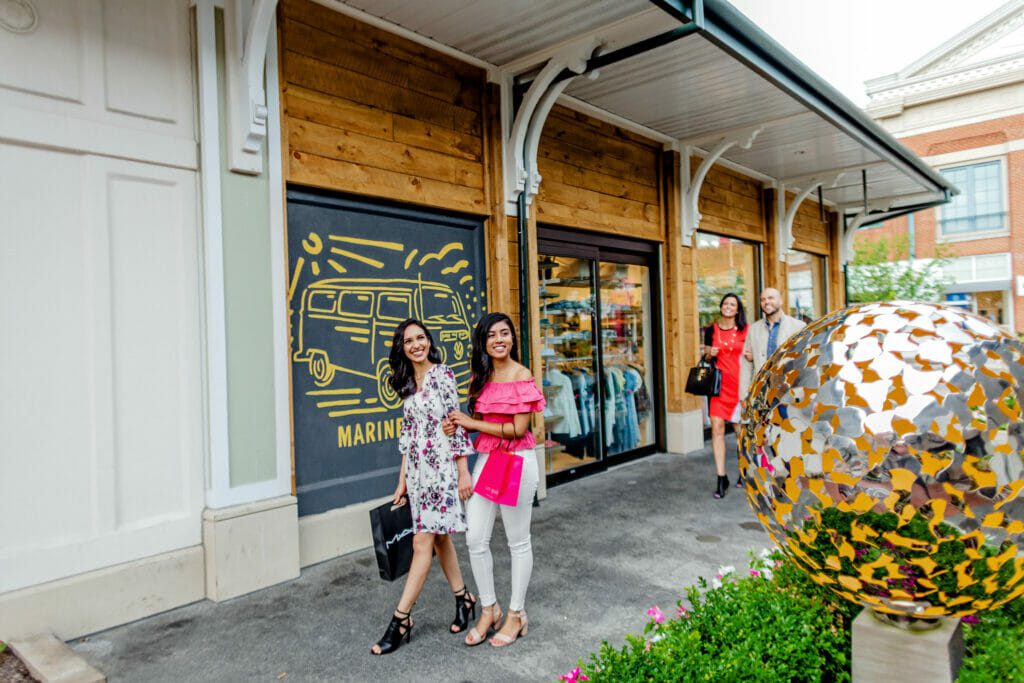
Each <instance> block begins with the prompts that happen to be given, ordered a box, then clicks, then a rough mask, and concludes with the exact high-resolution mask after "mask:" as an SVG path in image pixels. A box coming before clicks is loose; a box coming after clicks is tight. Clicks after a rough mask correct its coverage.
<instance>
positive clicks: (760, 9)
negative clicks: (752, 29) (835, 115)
mask: <svg viewBox="0 0 1024 683" xmlns="http://www.w3.org/2000/svg"><path fill="white" fill-rule="evenodd" d="M729 2H731V3H732V4H733V5H734V6H735V7H736V8H737V9H739V10H740V11H741V12H743V13H744V14H746V15H747V16H748V17H749V18H750V19H752V20H753V21H754V22H756V23H757V24H758V25H759V26H760V27H761V29H762V30H764V31H765V32H766V33H768V34H769V35H770V36H771V37H772V38H774V39H775V40H776V41H777V42H779V43H781V44H782V46H783V47H784V48H786V49H787V50H789V51H790V52H791V53H793V54H794V55H795V56H796V57H797V58H798V59H799V60H800V61H802V62H803V63H804V64H806V65H807V66H809V67H811V68H812V69H813V70H814V71H816V72H817V73H818V74H819V75H820V76H823V77H824V78H825V79H826V80H827V81H828V82H829V83H831V84H832V85H833V86H835V87H836V88H838V89H839V90H840V91H841V92H842V93H843V94H844V95H846V96H847V97H849V98H850V99H851V100H853V101H854V102H855V103H857V104H859V105H861V106H863V105H865V104H866V103H867V99H868V98H867V95H865V94H864V81H866V80H869V79H872V78H877V77H878V76H886V75H888V74H891V73H894V72H896V71H899V70H900V69H902V68H903V67H905V66H907V65H908V64H910V63H911V62H913V61H915V60H916V59H917V58H919V57H921V56H923V55H925V54H926V53H928V52H930V51H931V50H933V49H934V48H936V47H938V46H939V45H940V44H942V43H943V42H945V41H946V40H948V39H950V38H952V37H953V36H954V35H956V34H957V33H959V32H960V31H962V30H963V29H965V28H967V27H968V26H970V25H971V24H973V23H975V22H976V21H978V20H980V19H982V18H983V17H985V16H986V15H988V14H990V13H991V12H993V11H994V10H995V9H996V8H998V7H1000V6H1002V5H1003V4H1004V3H1005V2H1006V0H970V2H964V0H860V1H859V2H856V1H854V0H729Z"/></svg>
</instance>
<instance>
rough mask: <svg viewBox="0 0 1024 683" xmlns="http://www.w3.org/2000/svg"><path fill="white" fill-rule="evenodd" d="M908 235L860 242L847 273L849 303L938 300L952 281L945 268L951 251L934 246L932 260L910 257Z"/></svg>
mask: <svg viewBox="0 0 1024 683" xmlns="http://www.w3.org/2000/svg"><path fill="white" fill-rule="evenodd" d="M909 246H910V240H909V239H908V238H907V236H906V235H900V236H897V237H895V238H893V239H891V240H889V239H886V238H884V237H882V238H879V239H875V240H860V241H859V242H858V244H857V245H856V246H855V255H854V258H853V261H852V262H851V263H850V266H849V268H848V269H847V271H846V282H847V292H848V298H849V303H851V304H853V303H865V302H869V301H893V300H896V299H903V300H913V301H938V300H939V296H940V295H941V294H942V292H943V291H944V290H945V289H946V287H948V286H949V284H950V283H951V280H950V279H949V278H948V277H947V276H945V275H943V273H942V267H943V266H945V265H948V264H949V263H950V258H949V252H948V250H947V249H945V248H944V247H943V245H941V244H937V245H936V246H935V256H934V257H933V258H922V259H912V258H909V252H910V249H909Z"/></svg>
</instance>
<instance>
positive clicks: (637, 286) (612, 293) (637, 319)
mask: <svg viewBox="0 0 1024 683" xmlns="http://www.w3.org/2000/svg"><path fill="white" fill-rule="evenodd" d="M600 276H601V277H600V280H599V283H598V285H599V287H600V289H601V292H600V293H601V321H600V322H601V358H602V360H603V363H604V366H603V367H604V375H605V376H604V395H605V401H604V426H605V442H606V443H607V444H608V454H609V455H616V454H618V453H624V452H627V451H632V450H635V449H637V448H639V447H641V446H651V445H653V444H654V441H655V434H654V420H653V419H652V418H651V400H650V387H651V386H653V384H654V382H653V377H652V374H651V373H652V369H653V366H654V358H653V351H652V348H651V344H650V343H649V342H648V340H650V339H652V337H651V319H650V316H649V315H648V314H647V311H650V310H651V277H650V269H649V268H648V267H647V266H644V265H638V264H627V263H602V264H601V267H600Z"/></svg>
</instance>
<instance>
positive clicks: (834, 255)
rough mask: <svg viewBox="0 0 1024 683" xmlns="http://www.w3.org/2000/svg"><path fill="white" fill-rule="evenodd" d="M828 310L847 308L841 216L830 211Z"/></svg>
mask: <svg viewBox="0 0 1024 683" xmlns="http://www.w3.org/2000/svg"><path fill="white" fill-rule="evenodd" d="M828 239H829V243H828V246H829V249H828V271H829V280H828V282H829V286H828V309H829V310H830V311H834V310H836V309H837V308H843V307H844V306H846V278H845V277H844V275H843V262H842V257H841V255H840V250H841V248H842V246H841V245H842V243H843V235H842V223H841V222H840V221H839V214H838V213H837V212H835V211H830V212H829V214H828Z"/></svg>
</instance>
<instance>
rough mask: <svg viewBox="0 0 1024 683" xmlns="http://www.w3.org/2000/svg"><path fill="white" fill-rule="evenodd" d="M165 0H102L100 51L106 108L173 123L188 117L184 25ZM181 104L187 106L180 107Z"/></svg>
mask: <svg viewBox="0 0 1024 683" xmlns="http://www.w3.org/2000/svg"><path fill="white" fill-rule="evenodd" d="M181 14H182V6H181V3H178V2H167V0H105V2H104V3H103V50H104V60H103V63H104V67H105V76H106V78H105V80H104V82H105V85H106V106H107V108H108V109H109V110H110V111H117V112H122V113H125V114H129V115H133V116H141V117H145V118H150V119H154V120H156V121H164V122H167V123H172V124H184V123H185V122H186V119H189V118H191V117H192V115H193V112H192V109H191V107H189V106H187V105H188V104H189V97H188V95H189V92H188V90H189V87H190V85H191V83H190V79H189V72H188V71H187V70H184V69H182V68H181V65H182V64H187V63H188V59H189V57H188V47H189V33H188V25H187V24H186V23H184V22H182V21H181ZM183 105H185V106H183Z"/></svg>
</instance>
